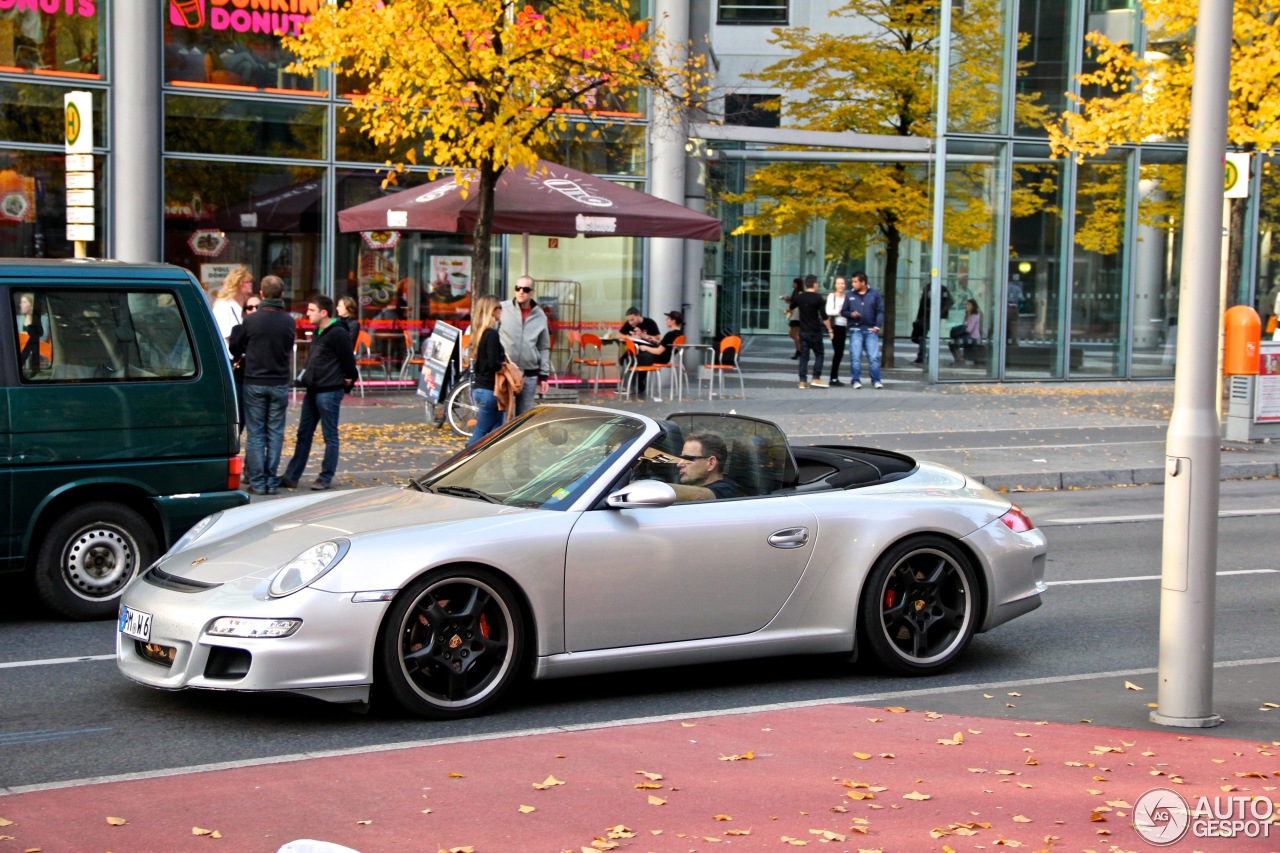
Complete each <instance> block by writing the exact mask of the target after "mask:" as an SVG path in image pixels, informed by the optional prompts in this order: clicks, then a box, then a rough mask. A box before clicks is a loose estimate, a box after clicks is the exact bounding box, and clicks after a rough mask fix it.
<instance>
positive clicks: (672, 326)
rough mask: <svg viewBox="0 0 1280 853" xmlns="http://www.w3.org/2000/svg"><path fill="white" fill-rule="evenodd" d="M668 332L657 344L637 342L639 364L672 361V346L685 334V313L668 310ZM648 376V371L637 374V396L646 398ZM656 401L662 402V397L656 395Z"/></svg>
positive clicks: (647, 364)
mask: <svg viewBox="0 0 1280 853" xmlns="http://www.w3.org/2000/svg"><path fill="white" fill-rule="evenodd" d="M666 318H667V333H666V334H665V335H663V336H662V340H660V341H658V342H657V343H656V344H641V343H637V344H636V360H637V361H638V362H639V366H641V367H648V366H649V365H652V364H659V365H667V364H670V363H671V354H672V350H671V348H672V347H673V346H674V345H675V342H676V338H679V337H680V336H681V335H683V334H684V314H682V313H681V312H679V311H668V312H667V313H666ZM647 378H648V372H647V371H646V372H644V373H637V374H636V396H637V397H638V398H640V399H642V400H643V399H644V394H645V389H646V388H647V387H648V386H647V385H646V383H645V380H646V379H647ZM653 399H654V402H658V403H661V402H662V398H661V397H654V398H653Z"/></svg>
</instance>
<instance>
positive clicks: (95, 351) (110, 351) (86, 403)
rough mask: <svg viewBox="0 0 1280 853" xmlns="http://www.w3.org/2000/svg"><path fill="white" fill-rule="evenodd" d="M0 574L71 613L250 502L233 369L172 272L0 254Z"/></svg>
mask: <svg viewBox="0 0 1280 853" xmlns="http://www.w3.org/2000/svg"><path fill="white" fill-rule="evenodd" d="M0 352H2V353H3V354H4V355H3V358H2V359H0V369H3V377H2V379H0V382H2V383H3V385H4V389H3V390H4V394H3V395H0V478H2V479H3V483H0V523H3V525H4V527H3V530H4V535H3V537H2V538H0V571H25V572H28V573H29V574H30V576H31V577H32V579H33V581H34V585H35V590H36V593H37V595H38V596H39V598H40V600H41V601H42V602H44V604H46V605H47V606H48V607H49V608H51V609H52V610H54V611H56V612H57V613H59V614H61V615H63V616H66V617H69V618H72V619H99V618H106V617H111V616H114V615H115V613H116V608H117V599H118V598H119V596H120V593H121V591H122V590H123V589H124V587H125V585H126V584H127V583H128V582H129V580H130V579H132V578H133V576H134V575H135V574H137V573H138V572H139V571H141V570H144V569H146V568H147V567H148V566H149V565H150V564H151V563H152V562H153V561H154V560H155V559H156V558H157V557H159V556H160V555H161V554H162V553H163V552H164V551H165V550H166V549H167V548H168V547H169V545H171V544H172V543H173V542H174V540H176V539H177V538H178V537H179V536H181V535H182V534H183V533H185V532H186V531H187V529H188V528H190V527H191V526H192V525H193V524H195V523H196V522H197V521H199V520H200V519H201V518H203V517H204V516H206V515H209V514H210V513H213V512H217V511H219V510H223V509H228V508H230V507H234V506H240V505H242V504H245V503H248V501H249V496H248V495H247V494H245V493H244V492H242V491H240V490H239V489H240V473H241V459H240V457H239V455H238V454H239V439H238V434H237V433H238V429H237V423H236V405H235V390H234V388H233V386H232V381H231V367H230V365H229V364H228V363H227V356H226V351H225V349H224V347H223V343H222V338H221V337H220V336H219V334H218V328H217V325H216V323H215V322H214V320H213V315H212V313H211V312H210V310H209V305H208V302H207V301H206V299H205V295H204V292H203V291H202V290H201V288H200V285H199V284H198V283H197V282H196V280H195V278H194V277H193V276H192V275H191V274H190V273H189V272H187V271H186V270H184V269H181V268H179V267H174V266H167V265H162V264H125V263H120V262H117V261H107V260H88V259H77V260H30V259H25V260H0Z"/></svg>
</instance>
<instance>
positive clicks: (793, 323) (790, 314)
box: [778, 277, 804, 361]
mask: <svg viewBox="0 0 1280 853" xmlns="http://www.w3.org/2000/svg"><path fill="white" fill-rule="evenodd" d="M803 292H804V279H802V278H798V277H797V278H793V279H791V295H790V296H779V297H778V298H779V299H781V300H782V301H783V302H785V303H786V306H787V307H786V308H783V309H782V313H783V314H786V315H787V334H788V335H790V336H791V343H793V344H795V345H796V351H795V353H793V354H792V356H791V360H792V361H795V360H796V359H798V358H799V357H800V318H799V317H798V316H797V315H796V309H795V308H794V307H793V306H792V304H791V301H792V300H793V299H795V298H796V294H798V293H803Z"/></svg>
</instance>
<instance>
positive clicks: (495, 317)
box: [467, 295, 507, 447]
mask: <svg viewBox="0 0 1280 853" xmlns="http://www.w3.org/2000/svg"><path fill="white" fill-rule="evenodd" d="M501 318H502V303H500V302H499V301H498V297H496V296H489V295H485V296H481V297H480V298H479V299H477V300H476V301H475V304H474V305H473V306H472V308H471V383H472V384H471V399H472V400H474V401H475V404H476V408H477V412H476V426H475V429H474V430H473V431H472V433H471V439H470V440H469V441H468V442H467V447H470V446H471V445H473V444H475V443H476V442H478V441H479V440H480V439H482V438H484V437H485V436H486V435H487V434H489V433H491V432H493V431H494V430H495V429H497V428H498V427H499V426H501V425H502V413H501V412H500V411H499V409H498V398H497V396H496V395H495V394H494V379H495V377H496V375H497V374H498V372H499V371H501V370H502V365H503V362H505V361H506V359H507V356H506V353H505V352H504V351H503V349H502V339H501V338H500V337H499V336H498V322H499V320H500V319H501Z"/></svg>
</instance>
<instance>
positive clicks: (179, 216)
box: [164, 160, 327, 314]
mask: <svg viewBox="0 0 1280 853" xmlns="http://www.w3.org/2000/svg"><path fill="white" fill-rule="evenodd" d="M324 175H325V170H324V169H322V168H313V167H301V166H292V167H286V166H259V165H254V164H248V163H217V162H205V161H197V160H167V161H166V162H165V167H164V184H165V185H164V197H165V211H164V259H165V260H166V261H168V262H169V263H172V264H178V265H179V266H183V267H186V268H187V269H189V270H191V271H192V272H193V273H195V275H196V277H197V278H198V279H199V280H200V283H201V284H202V285H203V286H204V287H205V289H206V290H208V291H210V292H214V291H216V290H217V288H218V287H219V286H221V284H222V279H223V278H225V277H226V275H227V273H228V272H230V271H231V270H232V269H234V268H235V267H237V266H245V267H248V268H249V270H250V271H251V272H252V273H253V275H254V277H255V278H256V279H258V280H259V281H261V280H262V277H263V276H264V275H277V276H280V278H282V279H284V285H285V291H284V299H285V304H286V305H287V306H288V308H289V310H291V311H294V312H295V313H299V314H300V313H301V312H302V311H305V309H306V300H307V298H308V297H309V296H310V295H311V294H312V293H315V292H316V291H323V290H327V288H326V287H325V286H324V282H322V281H321V280H320V271H321V269H322V268H323V266H322V264H321V257H322V256H323V255H322V252H323V251H324V250H325V246H324V242H325V241H324V240H323V238H322V229H321V224H322V222H323V213H324V201H325V197H324V196H325V193H324Z"/></svg>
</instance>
